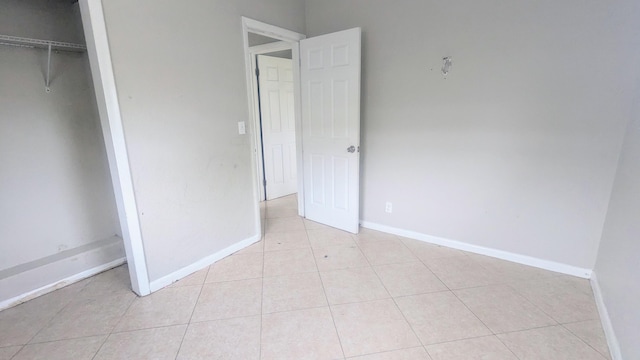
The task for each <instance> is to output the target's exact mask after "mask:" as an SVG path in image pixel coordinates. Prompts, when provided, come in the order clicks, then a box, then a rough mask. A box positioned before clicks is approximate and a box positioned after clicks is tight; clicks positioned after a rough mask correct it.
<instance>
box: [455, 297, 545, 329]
mask: <svg viewBox="0 0 640 360" xmlns="http://www.w3.org/2000/svg"><path fill="white" fill-rule="evenodd" d="M454 293H455V294H456V296H458V298H459V299H460V300H462V302H463V303H464V304H465V305H467V307H468V308H469V309H470V310H471V311H472V312H473V313H474V314H476V316H477V317H478V318H480V320H481V321H482V322H483V323H484V324H485V325H486V326H487V327H489V329H491V331H493V332H494V333H495V334H498V333H503V332H511V331H518V330H526V329H533V328H538V327H543V326H549V325H556V324H557V323H556V322H555V321H554V320H553V319H552V318H550V317H549V316H547V315H546V314H545V313H544V312H542V311H541V310H539V309H538V308H537V307H536V306H535V305H533V304H532V303H530V302H529V301H528V300H527V299H525V298H524V297H522V296H520V295H519V294H518V293H516V291H515V290H513V289H512V288H511V287H509V286H508V285H491V286H483V287H477V288H470V289H462V290H456V291H454Z"/></svg>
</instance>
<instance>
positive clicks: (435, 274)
mask: <svg viewBox="0 0 640 360" xmlns="http://www.w3.org/2000/svg"><path fill="white" fill-rule="evenodd" d="M418 260H419V261H420V262H421V263H422V265H424V266H425V267H426V268H427V269H428V270H429V271H430V272H431V273H432V274H433V276H435V277H436V279H438V280H439V281H440V282H441V283H442V285H444V286H445V287H446V288H447V290H449V291H453V289H451V287H450V286H449V285H448V284H447V283H446V282H445V281H444V280H442V278H440V276H438V274H437V273H436V272H435V271H433V269H431V268H430V267H429V265H428V264H427V263H426V262H425V261H424V260H422V259H421V258H419V257H418Z"/></svg>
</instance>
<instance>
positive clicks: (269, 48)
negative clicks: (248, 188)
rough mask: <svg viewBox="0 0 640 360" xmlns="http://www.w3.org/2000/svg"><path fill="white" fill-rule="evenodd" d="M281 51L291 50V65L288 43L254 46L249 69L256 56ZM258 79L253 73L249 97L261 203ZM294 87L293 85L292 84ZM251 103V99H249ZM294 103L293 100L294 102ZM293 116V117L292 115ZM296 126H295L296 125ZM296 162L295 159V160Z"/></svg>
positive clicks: (262, 197)
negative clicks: (251, 106)
mask: <svg viewBox="0 0 640 360" xmlns="http://www.w3.org/2000/svg"><path fill="white" fill-rule="evenodd" d="M282 50H291V53H292V54H291V62H292V63H293V49H292V46H291V44H290V43H288V42H286V41H276V42H272V43H268V44H263V45H256V46H252V47H250V48H249V53H250V54H251V69H256V68H257V66H258V64H257V62H256V56H257V55H264V54H269V53H272V52H274V51H282ZM258 81H259V80H258V79H257V77H256V75H255V72H254V73H253V81H252V82H251V95H252V98H253V99H252V100H253V109H254V112H253V114H251V115H252V116H253V126H254V127H253V128H254V129H256V131H255V133H254V134H253V135H254V138H255V139H253V140H254V141H255V143H256V148H255V149H254V150H255V153H256V164H257V165H258V167H257V169H256V171H257V175H258V177H257V179H256V181H257V182H258V184H257V186H258V194H259V196H260V197H259V199H260V201H262V199H265V198H266V194H265V193H264V186H263V185H262V183H261V181H264V172H263V166H264V164H263V159H264V156H263V155H264V154H263V153H262V150H263V149H262V136H260V131H262V129H261V126H260V117H261V114H260V110H261V107H260V97H259V94H258V87H259V85H258ZM294 87H295V84H294ZM250 101H251V99H250ZM294 101H295V100H294ZM294 116H295V115H294ZM296 126H297V124H296ZM296 134H297V128H296ZM297 147H298V144H296V148H297ZM296 160H297V159H296Z"/></svg>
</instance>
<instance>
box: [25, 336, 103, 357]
mask: <svg viewBox="0 0 640 360" xmlns="http://www.w3.org/2000/svg"><path fill="white" fill-rule="evenodd" d="M105 338H106V336H105V335H103V336H92V337H84V338H80V339H71V340H59V341H53V342H46V343H41V344H30V345H26V346H25V347H23V348H22V350H20V352H18V353H17V354H16V355H15V356H14V357H13V360H32V359H47V360H69V359H73V360H84V359H86V360H91V359H93V356H94V355H95V354H96V352H98V349H100V345H102V343H103V342H104V340H105Z"/></svg>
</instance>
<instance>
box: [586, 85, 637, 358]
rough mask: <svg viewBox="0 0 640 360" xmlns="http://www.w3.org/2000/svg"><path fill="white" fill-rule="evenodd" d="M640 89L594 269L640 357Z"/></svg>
mask: <svg viewBox="0 0 640 360" xmlns="http://www.w3.org/2000/svg"><path fill="white" fill-rule="evenodd" d="M638 89H639V91H638V93H637V94H636V99H635V102H636V111H635V114H634V115H633V119H632V122H631V123H630V124H629V127H628V129H627V135H626V138H625V141H624V146H623V149H622V154H621V156H620V162H619V165H618V171H617V173H616V179H615V183H614V186H613V193H612V194H611V202H610V203H609V211H608V212H607V219H606V221H605V225H604V231H603V233H602V241H601V243H600V250H599V251H598V261H597V262H596V267H595V270H594V271H595V272H596V274H597V279H598V284H599V287H600V290H601V294H602V298H603V300H604V303H605V305H606V308H607V312H608V314H609V318H610V320H611V324H612V325H613V330H614V331H615V335H616V337H617V340H618V342H619V343H620V348H621V351H622V355H623V358H624V359H640V342H638V336H639V334H638V324H640V311H639V309H638V304H639V303H640V265H638V259H639V254H640V86H639V87H638Z"/></svg>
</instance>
